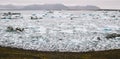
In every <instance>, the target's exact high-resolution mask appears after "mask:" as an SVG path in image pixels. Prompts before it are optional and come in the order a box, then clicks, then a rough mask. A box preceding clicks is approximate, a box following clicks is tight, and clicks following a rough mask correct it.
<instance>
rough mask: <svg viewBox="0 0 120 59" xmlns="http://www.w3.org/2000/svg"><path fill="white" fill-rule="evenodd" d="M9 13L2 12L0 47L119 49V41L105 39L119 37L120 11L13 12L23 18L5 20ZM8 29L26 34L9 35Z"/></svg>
mask: <svg viewBox="0 0 120 59" xmlns="http://www.w3.org/2000/svg"><path fill="white" fill-rule="evenodd" d="M7 12H9V11H0V18H1V19H0V46H6V47H16V48H22V49H27V50H38V51H59V52H87V51H101V50H110V49H120V38H119V37H115V38H109V39H107V38H105V37H106V36H107V35H108V34H111V33H117V34H120V11H10V12H14V13H16V12H18V13H21V15H20V16H19V17H20V18H18V19H9V18H8V19H7V18H6V19H2V17H3V16H2V13H7ZM6 17H7V16H6ZM11 17H12V16H11ZM31 17H32V19H31ZM8 26H11V27H13V28H17V27H19V28H24V31H22V32H20V31H11V32H8V31H6V30H7V27H8Z"/></svg>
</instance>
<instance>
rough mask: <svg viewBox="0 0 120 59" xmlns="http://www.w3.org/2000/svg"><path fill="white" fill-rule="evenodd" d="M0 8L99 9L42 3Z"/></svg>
mask: <svg viewBox="0 0 120 59" xmlns="http://www.w3.org/2000/svg"><path fill="white" fill-rule="evenodd" d="M0 9H9V10H12V9H13V10H14V9H17V10H81V9H100V8H99V7H97V6H92V5H88V6H65V5H63V4H44V5H28V6H16V5H0Z"/></svg>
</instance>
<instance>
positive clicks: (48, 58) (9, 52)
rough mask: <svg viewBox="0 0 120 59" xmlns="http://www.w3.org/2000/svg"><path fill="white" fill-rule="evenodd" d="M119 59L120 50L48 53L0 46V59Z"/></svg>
mask: <svg viewBox="0 0 120 59" xmlns="http://www.w3.org/2000/svg"><path fill="white" fill-rule="evenodd" d="M2 58H3V59H7V58H8V59H21V58H25V59H34V58H36V59H120V49H115V50H107V51H94V52H92V51H91V52H48V51H34V50H23V49H18V48H11V47H2V46H0V59H2Z"/></svg>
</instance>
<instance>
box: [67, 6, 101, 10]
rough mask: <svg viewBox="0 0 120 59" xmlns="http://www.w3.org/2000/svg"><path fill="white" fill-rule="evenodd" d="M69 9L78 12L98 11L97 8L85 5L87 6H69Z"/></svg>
mask: <svg viewBox="0 0 120 59" xmlns="http://www.w3.org/2000/svg"><path fill="white" fill-rule="evenodd" d="M69 9H72V10H80V9H100V8H99V7H97V6H92V5H87V6H69Z"/></svg>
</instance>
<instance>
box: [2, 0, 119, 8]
mask: <svg viewBox="0 0 120 59" xmlns="http://www.w3.org/2000/svg"><path fill="white" fill-rule="evenodd" d="M6 4H13V5H31V4H64V5H67V6H76V5H79V6H86V5H95V6H98V7H100V8H105V9H120V0H0V5H6Z"/></svg>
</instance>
